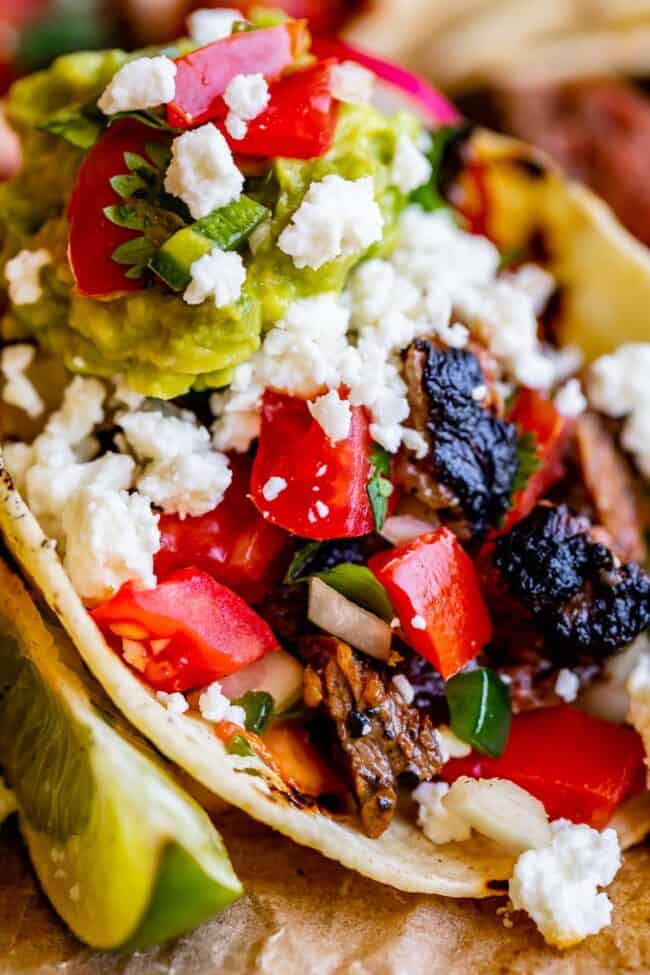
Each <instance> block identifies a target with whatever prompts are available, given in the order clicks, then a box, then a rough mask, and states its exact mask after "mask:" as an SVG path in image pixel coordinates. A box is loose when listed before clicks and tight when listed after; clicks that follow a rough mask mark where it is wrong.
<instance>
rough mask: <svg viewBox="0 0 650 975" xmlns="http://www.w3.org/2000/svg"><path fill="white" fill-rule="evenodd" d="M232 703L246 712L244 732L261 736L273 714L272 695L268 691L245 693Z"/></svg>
mask: <svg viewBox="0 0 650 975" xmlns="http://www.w3.org/2000/svg"><path fill="white" fill-rule="evenodd" d="M232 703H233V704H238V705H239V707H242V708H243V709H244V711H245V712H246V730H247V731H254V732H255V734H256V735H261V734H262V732H263V731H264V729H265V728H266V726H267V724H268V723H269V720H270V717H271V715H272V714H273V708H274V706H275V701H274V700H273V695H272V694H269V692H268V691H246V693H245V694H244V695H243V696H242V697H239V698H237V700H235V701H233V702H232Z"/></svg>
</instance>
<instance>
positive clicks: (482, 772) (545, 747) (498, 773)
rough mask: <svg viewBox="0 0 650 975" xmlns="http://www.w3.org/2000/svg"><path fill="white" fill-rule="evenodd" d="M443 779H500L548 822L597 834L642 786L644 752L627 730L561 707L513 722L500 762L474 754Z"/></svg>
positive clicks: (453, 764) (445, 770)
mask: <svg viewBox="0 0 650 975" xmlns="http://www.w3.org/2000/svg"><path fill="white" fill-rule="evenodd" d="M441 775H442V776H443V778H445V779H446V780H447V782H454V781H455V779H457V778H458V776H460V775H469V776H471V777H472V778H487V779H490V778H503V779H509V780H510V781H511V782H516V784H517V785H520V786H521V787H522V788H523V789H526V790H527V791H528V792H530V793H531V794H532V795H534V796H536V797H537V798H538V799H539V800H540V802H542V803H543V804H544V807H545V809H546V812H547V813H548V815H549V816H550V817H551V819H560V818H564V819H570V820H572V822H574V823H588V824H589V825H590V826H594V827H595V828H596V829H602V828H603V826H605V825H606V824H607V823H608V822H609V820H610V819H611V817H612V815H613V814H614V812H615V810H616V807H617V806H618V805H620V803H621V802H623V801H624V800H625V799H627V798H628V797H629V796H631V795H634V794H635V793H637V792H641V791H642V789H643V788H644V786H645V766H644V749H643V744H642V742H641V738H640V737H639V735H638V734H637V733H636V731H634V730H633V729H632V728H627V727H625V726H623V725H615V724H611V723H610V722H608V721H603V720H601V719H599V718H592V717H591V716H590V715H588V714H585V713H584V712H583V711H580V710H579V709H578V708H575V707H571V706H570V705H561V706H560V707H554V708H540V709H539V710H536V711H528V712H526V713H525V714H518V715H515V717H514V718H513V720H512V725H511V729H510V737H509V739H508V744H507V745H506V749H505V751H504V753H503V755H501V757H500V758H490V757H488V756H487V755H481V754H479V753H478V752H472V754H471V755H468V756H467V757H466V758H452V759H451V760H450V761H449V762H447V763H446V764H445V765H443V767H442V771H441Z"/></svg>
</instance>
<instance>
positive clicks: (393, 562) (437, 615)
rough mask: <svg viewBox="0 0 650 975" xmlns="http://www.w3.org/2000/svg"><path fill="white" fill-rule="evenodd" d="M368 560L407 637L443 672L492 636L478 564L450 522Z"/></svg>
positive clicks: (470, 655)
mask: <svg viewBox="0 0 650 975" xmlns="http://www.w3.org/2000/svg"><path fill="white" fill-rule="evenodd" d="M368 566H369V568H370V569H371V570H372V571H373V572H374V574H375V575H376V576H377V578H378V579H379V581H380V582H381V583H382V585H383V586H384V587H385V589H386V592H387V593H388V598H389V599H390V601H391V603H392V604H393V606H394V607H395V612H396V613H397V615H398V617H399V620H400V623H401V625H402V630H403V631H404V636H405V639H406V642H407V643H408V644H409V645H410V646H411V647H413V649H414V650H415V652H416V653H419V654H420V655H421V656H422V657H426V659H427V660H429V661H430V662H431V663H432V664H433V665H434V667H436V668H437V670H439V671H440V673H441V674H442V676H443V677H445V678H448V677H452V676H453V675H454V674H456V673H457V672H458V671H459V670H461V668H462V667H464V666H465V664H466V663H467V662H468V661H469V660H472V659H473V658H474V657H476V656H477V654H479V653H480V652H481V650H482V649H483V647H484V646H485V644H486V643H488V642H489V640H490V638H491V636H492V625H491V623H490V617H489V615H488V611H487V607H486V605H485V602H484V601H483V597H482V595H481V591H480V589H479V585H478V579H477V575H476V572H475V569H474V566H473V564H472V561H471V559H470V557H469V556H468V555H467V553H466V552H465V551H464V549H463V548H462V547H461V545H460V543H459V542H458V539H457V538H456V536H455V535H454V534H453V533H452V532H450V531H449V529H448V528H438V529H436V531H433V532H430V533H429V534H427V535H421V536H420V537H419V538H416V539H415V540H414V541H412V542H409V544H408V545H402V546H400V547H398V548H393V549H390V550H389V551H388V552H380V553H379V554H378V555H373V556H372V558H371V559H370V560H369V562H368Z"/></svg>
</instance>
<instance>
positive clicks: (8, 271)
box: [5, 248, 52, 305]
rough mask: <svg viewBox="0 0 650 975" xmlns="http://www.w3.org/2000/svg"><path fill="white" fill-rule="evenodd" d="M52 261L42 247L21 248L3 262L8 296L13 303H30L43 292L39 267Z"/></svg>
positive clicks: (36, 299) (37, 298)
mask: <svg viewBox="0 0 650 975" xmlns="http://www.w3.org/2000/svg"><path fill="white" fill-rule="evenodd" d="M51 263H52V255H51V254H50V252H49V251H46V250H45V249H44V248H40V249H39V250H36V251H28V250H22V251H19V252H18V253H17V254H16V256H15V257H12V258H11V260H10V261H7V263H6V264H5V277H6V279H7V284H8V285H9V298H10V299H11V301H12V302H13V303H14V305H32V304H34V302H35V301H38V300H39V298H40V297H41V295H42V294H43V289H42V288H41V280H40V274H41V268H44V267H45V266H46V265H47V264H51Z"/></svg>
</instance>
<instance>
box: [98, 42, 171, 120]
mask: <svg viewBox="0 0 650 975" xmlns="http://www.w3.org/2000/svg"><path fill="white" fill-rule="evenodd" d="M175 93H176V64H175V63H174V62H173V61H172V60H171V58H166V57H163V56H159V57H155V58H137V59H136V60H135V61H128V62H127V63H126V64H125V65H123V66H122V67H121V68H120V70H119V71H117V72H116V73H115V74H114V75H113V77H112V78H111V80H110V82H109V84H108V87H107V88H106V89H105V90H104V93H103V95H102V96H101V98H100V99H99V101H98V102H97V107H98V108H99V110H100V111H101V112H103V113H104V115H115V114H116V113H117V112H131V111H137V110H139V109H145V108H156V106H158V105H166V104H167V102H171V101H172V100H173V98H174V95H175Z"/></svg>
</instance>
